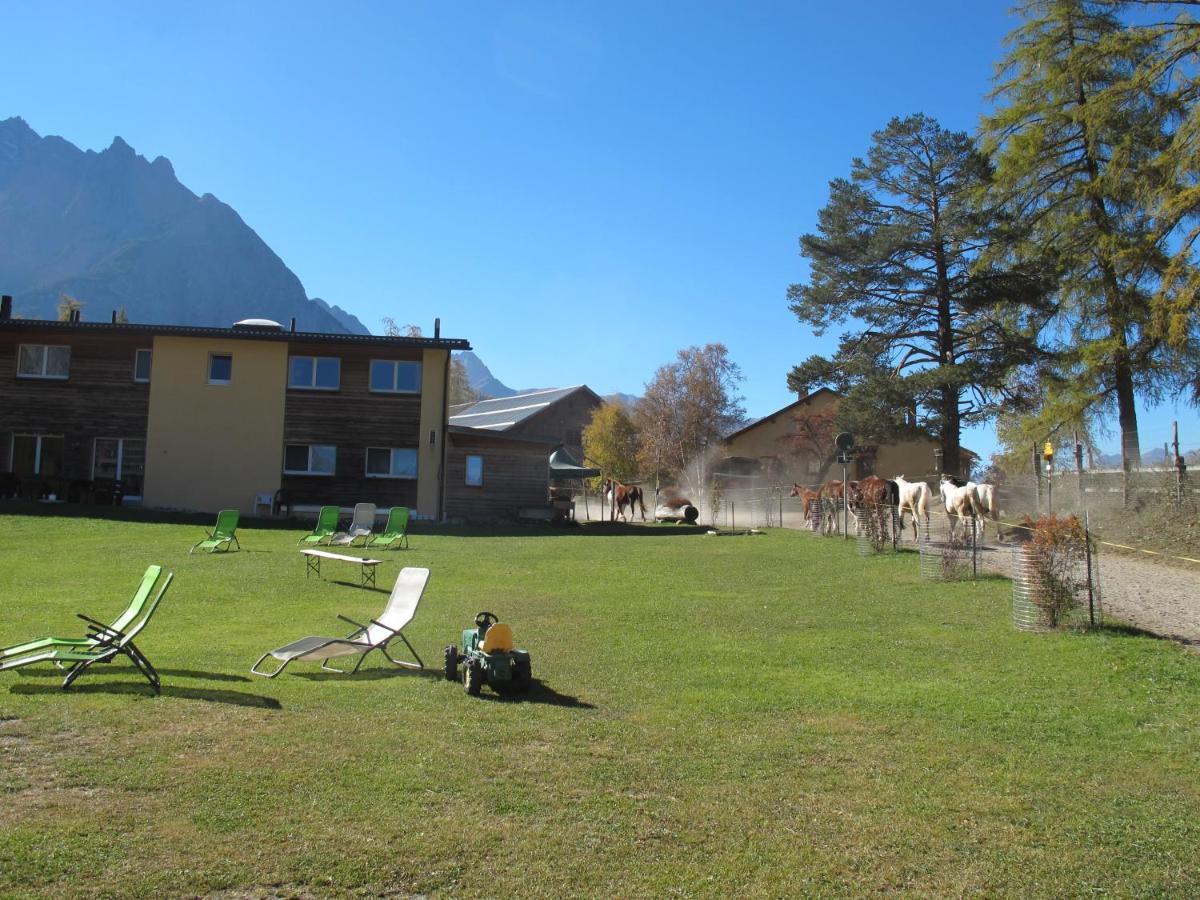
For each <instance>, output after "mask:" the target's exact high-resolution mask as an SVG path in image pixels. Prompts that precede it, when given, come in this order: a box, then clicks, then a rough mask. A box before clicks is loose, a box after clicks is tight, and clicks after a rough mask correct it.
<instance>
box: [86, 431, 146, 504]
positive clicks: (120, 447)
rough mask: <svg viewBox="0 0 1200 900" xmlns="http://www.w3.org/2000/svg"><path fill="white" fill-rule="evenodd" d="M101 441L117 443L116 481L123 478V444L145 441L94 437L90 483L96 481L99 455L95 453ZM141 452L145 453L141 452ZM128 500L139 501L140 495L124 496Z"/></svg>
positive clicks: (142, 439)
mask: <svg viewBox="0 0 1200 900" xmlns="http://www.w3.org/2000/svg"><path fill="white" fill-rule="evenodd" d="M101 441H116V442H117V477H116V480H117V481H121V480H123V479H124V478H125V442H126V441H143V442H144V441H145V439H144V438H123V437H121V438H115V437H95V438H92V481H95V480H96V458H97V456H98V455H99V454H98V453H97V452H96V451H97V450H98V449H99V448H98V446H97V445H98V444H99V443H100V442H101ZM143 452H145V451H144V450H143ZM125 496H126V498H128V499H129V500H140V499H142V498H141V495H140V494H138V495H134V494H126V495H125Z"/></svg>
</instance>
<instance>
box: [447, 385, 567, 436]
mask: <svg viewBox="0 0 1200 900" xmlns="http://www.w3.org/2000/svg"><path fill="white" fill-rule="evenodd" d="M579 390H584V391H588V392H589V393H590V392H591V389H590V388H589V387H588V386H587V385H583V384H577V385H575V386H574V387H565V388H550V389H548V390H544V391H526V392H525V393H524V394H513V395H512V396H511V397H498V398H496V399H495V400H480V401H478V402H477V403H471V404H467V405H466V406H459V407H455V409H454V411H453V412H452V413H451V415H450V418H449V420H448V421H449V423H450V424H451V425H464V426H466V427H468V428H475V429H478V430H480V431H506V430H507V429H509V428H512V427H513V426H514V425H516V424H517V423H519V422H523V421H525V420H526V419H528V418H529V417H530V416H535V415H537V414H538V413H539V412H541V411H542V410H543V409H545V408H546V407H547V406H550V405H551V404H553V403H557V402H558V401H559V400H562V399H563V398H564V397H567V396H569V395H570V394H573V393H575V392H576V391H579Z"/></svg>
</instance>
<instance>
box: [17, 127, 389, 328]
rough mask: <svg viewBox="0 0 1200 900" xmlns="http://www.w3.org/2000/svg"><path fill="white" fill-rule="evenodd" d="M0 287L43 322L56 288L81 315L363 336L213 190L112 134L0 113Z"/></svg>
mask: <svg viewBox="0 0 1200 900" xmlns="http://www.w3.org/2000/svg"><path fill="white" fill-rule="evenodd" d="M0 290H2V291H3V293H6V294H12V295H13V298H14V312H15V313H16V314H18V315H25V316H30V317H36V318H54V316H55V308H56V306H57V303H58V299H59V296H60V295H61V294H68V295H70V296H72V297H75V298H76V299H78V300H80V301H81V302H82V303H83V304H84V306H83V317H84V318H85V319H95V318H103V319H107V318H108V316H109V314H110V311H111V310H117V309H124V310H125V311H126V313H127V315H128V317H129V319H130V320H131V321H136V322H146V323H164V324H167V323H169V324H181V325H205V326H228V325H231V324H233V323H234V322H235V321H237V320H239V319H243V318H249V317H266V318H271V319H276V320H277V321H279V322H283V323H287V322H288V321H289V320H290V319H291V318H292V317H293V316H294V317H295V318H296V320H297V327H298V328H300V329H301V330H305V331H325V332H335V333H337V332H350V333H358V334H367V333H369V331H368V329H367V328H366V327H365V326H363V324H362V323H361V322H360V321H359V320H358V319H357V318H356V317H354V316H353V315H351V314H350V313H348V312H346V311H345V310H343V309H341V308H340V307H337V306H333V305H331V304H329V303H327V302H326V301H323V300H320V299H319V298H313V299H310V298H309V297H308V296H307V293H306V292H305V290H304V286H303V285H302V284H301V282H300V279H299V278H298V277H297V276H296V275H295V273H294V272H292V270H291V269H289V268H288V267H287V265H286V264H285V263H284V262H283V260H282V259H281V258H280V257H279V256H278V255H277V254H276V253H275V251H274V250H272V249H271V248H270V246H268V245H267V243H266V242H265V241H263V239H262V238H261V237H260V236H259V235H258V233H257V232H255V231H254V229H253V228H251V227H250V226H249V225H248V224H247V223H246V222H245V221H244V220H243V219H242V218H241V216H240V215H239V214H238V213H237V211H236V210H235V209H233V207H231V206H229V205H228V204H226V203H223V202H222V201H221V200H219V199H218V198H217V197H216V196H215V195H213V194H211V193H204V194H200V195H197V194H195V193H194V192H192V191H191V190H190V189H189V188H188V187H186V186H185V185H184V184H182V183H181V182H180V181H179V180H178V178H177V177H176V175H175V168H174V166H173V165H172V164H171V161H170V160H169V159H167V158H166V157H165V156H157V157H155V158H154V160H153V161H149V160H147V159H146V158H145V157H144V156H141V155H140V154H138V153H137V152H136V151H135V150H134V149H133V147H131V146H130V145H129V144H128V143H127V142H126V141H125V140H124V139H123V138H121V137H120V136H119V135H118V136H116V137H114V138H113V140H112V143H111V144H110V145H109V146H108V147H107V148H106V149H104V150H101V151H95V150H81V149H80V148H79V147H76V146H75V145H74V144H72V143H71V142H69V141H67V140H66V139H64V138H62V137H59V136H56V135H47V136H44V137H43V136H41V135H39V134H38V133H37V132H36V131H34V130H33V128H31V127H30V126H29V124H28V123H27V122H25V120H24V119H21V118H20V117H16V116H14V117H11V118H8V119H4V120H0Z"/></svg>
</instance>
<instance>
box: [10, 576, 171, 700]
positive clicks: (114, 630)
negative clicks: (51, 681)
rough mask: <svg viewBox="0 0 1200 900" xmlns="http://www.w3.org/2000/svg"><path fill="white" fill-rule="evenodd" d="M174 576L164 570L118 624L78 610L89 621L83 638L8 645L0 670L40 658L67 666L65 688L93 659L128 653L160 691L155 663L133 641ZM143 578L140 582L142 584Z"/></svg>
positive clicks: (96, 661) (151, 684)
mask: <svg viewBox="0 0 1200 900" xmlns="http://www.w3.org/2000/svg"><path fill="white" fill-rule="evenodd" d="M161 571H162V569H161V567H160V566H151V567H150V568H149V569H147V570H146V576H145V578H149V577H150V573H151V572H153V573H154V577H155V579H157V578H158V575H159V573H160V572H161ZM174 577H175V576H174V575H173V574H171V573H169V572H168V573H167V576H166V578H164V579H163V580H162V583H161V584H162V586H161V587H160V588H159V589H158V593H157V594H156V595H155V597H154V599H153V600H151V601H150V602H149V603H148V604H145V606H144V611H142V612H141V616H140V618H139V617H138V616H137V614H135V615H134V617H133V618H131V619H130V620H129V621H128V622H127V623H126V624H125V625H122V626H121V627H119V628H118V627H116V624H115V623H114V624H113V625H105V624H104V623H103V622H98V621H96V620H95V619H92V618H90V617H88V616H85V615H84V614H83V613H79V614H78V615H79V618H81V619H83V620H84V621H85V622H87V623H88V631H89V632H90V633H89V635H88V636H87V637H86V638H43V639H42V640H40V641H30V642H29V643H27V644H20V645H18V646H16V647H10V648H8V650H7V651H6V654H7V657H6V658H3V660H2V661H0V672H3V671H5V670H7V669H19V668H21V667H23V666H29V665H33V664H34V663H39V662H53V663H54V664H55V665H58V666H59V667H60V668H66V669H67V677H66V678H64V679H63V683H62V689H63V690H64V691H65V690H66V689H67V688H69V687H70V686H71V682H73V681H74V680H75V679H76V678H78V677H79V676H80V675H82V674H83V673H84V672H86V671H87V670H88V668H89V667H91V666H92V665H93V664H94V663H106V662H111V661H112V660H114V659H115V658H116V657H117V656H127V657H128V658H129V660H130V662H132V663H133V665H134V666H135V667H136V668H137V670H138V671H139V672H141V673H142V675H144V676H145V677H146V680H147V681H149V682H150V686H151V687H152V688H154V693H156V694H158V693H161V692H162V688H161V686H160V682H159V678H158V672H156V671H155V670H154V666H152V665H151V664H150V660H149V659H147V658H146V655H145V654H144V653H142V651H141V650H140V649H138V647H137V645H136V644H134V642H133V639H134V638H135V637H137V635H138V634H139V633H140V632H141V630H142V629H143V628H145V627H146V625H147V623H148V622H149V621H150V617H151V616H153V615H154V610H156V609H157V608H158V604H159V603H160V602H161V601H162V598H163V595H165V594H166V593H167V588H168V587H170V586H171V580H172V579H173V578H174ZM145 578H144V579H143V584H145ZM153 586H154V581H153V580H152V581H150V587H151V589H153ZM147 593H149V592H147ZM131 605H132V604H131ZM126 612H128V610H127V611H126ZM118 621H120V619H118ZM66 664H69V665H66Z"/></svg>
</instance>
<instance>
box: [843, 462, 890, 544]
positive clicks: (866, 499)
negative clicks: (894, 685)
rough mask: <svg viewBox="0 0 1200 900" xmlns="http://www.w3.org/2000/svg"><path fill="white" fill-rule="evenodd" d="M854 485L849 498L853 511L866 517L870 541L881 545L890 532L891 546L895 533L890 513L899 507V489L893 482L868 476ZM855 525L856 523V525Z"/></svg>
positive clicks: (876, 476) (875, 476)
mask: <svg viewBox="0 0 1200 900" xmlns="http://www.w3.org/2000/svg"><path fill="white" fill-rule="evenodd" d="M852 484H853V485H854V487H853V489H852V494H851V498H850V503H851V505H852V506H853V507H854V508H855V511H856V512H858V513H860V518H861V517H862V516H865V517H866V522H867V527H868V529H869V530H870V533H871V538H872V540H873V541H874V542H875V543H877V544H880V545H882V544H883V543H885V542H886V541H887V537H888V532H889V531H891V532H892V534H891V541H892V545H893V546H895V544H896V533H895V530H894V529H893V528H892V527H891V525H890V522H891V518H892V515H891V511H892V510H893V509H895V508H896V507H897V506H899V505H900V488H899V486H898V485H897V484H896V482H894V481H889V480H887V479H886V478H880V477H879V476H878V475H868V476H867V477H866V478H863V479H862V480H860V481H858V482H856V483H855V482H852ZM856 524H857V523H856Z"/></svg>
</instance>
